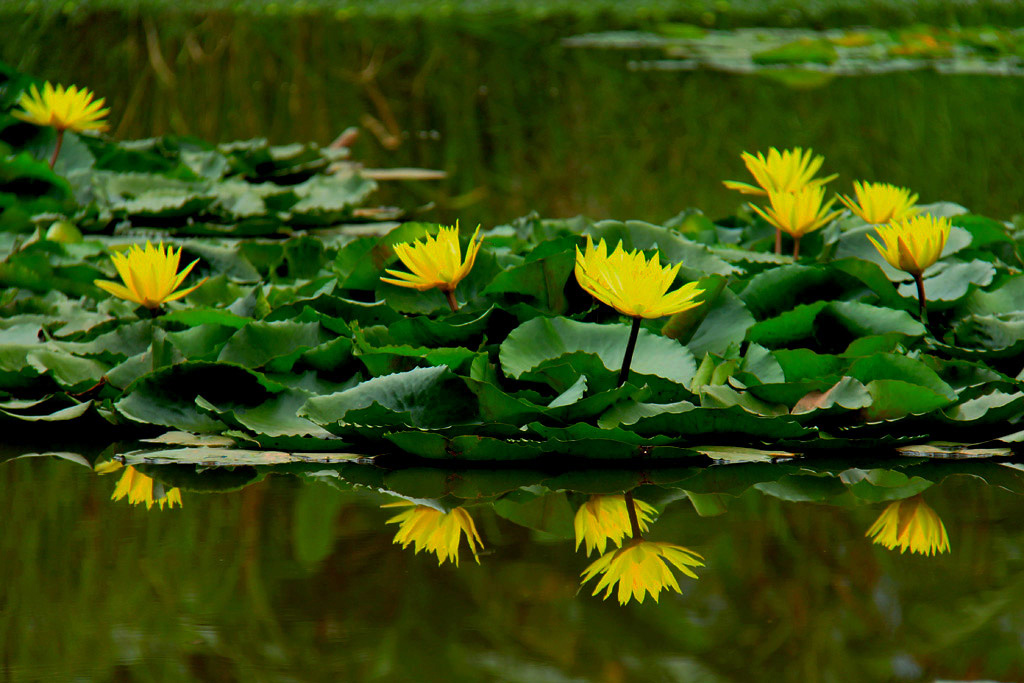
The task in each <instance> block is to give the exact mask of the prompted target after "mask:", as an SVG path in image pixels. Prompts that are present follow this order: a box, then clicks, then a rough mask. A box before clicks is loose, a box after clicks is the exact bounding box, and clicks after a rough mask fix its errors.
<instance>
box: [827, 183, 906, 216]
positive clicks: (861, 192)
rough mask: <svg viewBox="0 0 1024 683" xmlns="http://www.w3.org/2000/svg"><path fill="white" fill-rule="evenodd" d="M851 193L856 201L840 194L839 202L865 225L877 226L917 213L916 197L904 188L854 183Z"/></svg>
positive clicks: (887, 184) (885, 184)
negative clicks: (855, 197) (865, 223)
mask: <svg viewBox="0 0 1024 683" xmlns="http://www.w3.org/2000/svg"><path fill="white" fill-rule="evenodd" d="M853 192H854V194H855V195H856V196H857V200H856V201H854V200H853V199H851V198H850V197H847V196H846V195H842V194H841V195H839V201H841V202H842V203H843V204H844V205H845V206H846V208H848V209H849V210H850V211H852V212H853V213H854V214H856V215H857V216H859V217H860V218H861V219H862V220H864V221H865V222H867V223H872V224H874V225H878V224H880V223H888V222H889V221H894V220H897V221H898V220H903V219H904V218H909V217H911V216H913V215H914V214H915V213H917V208H916V207H915V206H914V205H915V204H916V203H917V195H916V194H912V193H911V192H910V190H909V189H907V188H905V187H897V186H895V185H890V184H889V183H866V182H856V181H854V183H853Z"/></svg>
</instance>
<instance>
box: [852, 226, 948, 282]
mask: <svg viewBox="0 0 1024 683" xmlns="http://www.w3.org/2000/svg"><path fill="white" fill-rule="evenodd" d="M951 227H952V223H951V222H950V220H949V219H948V218H936V217H935V216H932V215H918V216H911V217H909V218H903V219H900V220H893V221H891V222H890V223H889V224H888V225H882V226H879V227H878V228H876V230H877V231H878V238H879V240H880V241H876V240H875V239H874V238H873V237H871V236H870V235H869V236H868V240H869V241H870V242H871V244H873V245H874V247H875V249H877V250H878V253H879V254H881V255H882V258H884V259H885V260H886V261H888V262H889V265H891V266H892V267H893V268H898V269H900V270H903V271H906V272H908V273H910V274H911V275H913V276H914V277H920V275H921V274H922V273H924V271H925V270H927V269H928V268H929V267H930V266H931V265H932V264H934V263H935V262H936V261H938V260H939V257H940V256H941V255H942V250H943V248H944V247H945V246H946V240H947V239H949V231H950V229H951Z"/></svg>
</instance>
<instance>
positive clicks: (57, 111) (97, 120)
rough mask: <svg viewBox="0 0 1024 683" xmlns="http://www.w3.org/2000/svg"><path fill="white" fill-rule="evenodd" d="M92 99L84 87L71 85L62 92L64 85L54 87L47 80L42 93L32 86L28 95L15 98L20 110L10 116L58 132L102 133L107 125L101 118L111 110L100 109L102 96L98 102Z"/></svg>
mask: <svg viewBox="0 0 1024 683" xmlns="http://www.w3.org/2000/svg"><path fill="white" fill-rule="evenodd" d="M94 97H95V96H94V95H93V94H92V93H91V92H89V91H88V90H87V89H86V88H78V87H76V86H74V85H73V86H71V87H70V88H67V89H65V88H64V86H63V85H58V86H57V87H54V86H53V85H52V84H50V83H49V81H47V83H46V84H45V85H43V90H42V92H40V91H39V88H37V87H36V86H34V85H33V86H31V87H30V88H29V89H28V91H27V92H23V93H21V97H19V98H18V104H19V105H20V106H21V111H18V110H15V111H12V112H11V115H12V116H14V117H15V118H19V119H21V120H22V121H28V122H29V123H34V124H36V125H37V126H51V127H53V128H56V129H57V130H58V131H65V130H73V131H75V132H76V133H80V132H82V131H86V130H96V131H104V130H106V129H107V124H106V123H105V122H104V121H103V117H104V116H106V115H107V114H109V113H110V109H104V108H103V103H104V102H105V100H104V99H103V98H102V97H101V98H100V99H98V100H96V99H93V98H94Z"/></svg>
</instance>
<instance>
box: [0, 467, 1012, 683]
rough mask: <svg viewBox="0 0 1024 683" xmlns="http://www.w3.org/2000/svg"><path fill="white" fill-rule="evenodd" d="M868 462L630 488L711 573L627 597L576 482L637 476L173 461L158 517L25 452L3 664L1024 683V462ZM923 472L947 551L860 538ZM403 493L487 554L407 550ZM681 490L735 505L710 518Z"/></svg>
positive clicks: (4, 539) (601, 486)
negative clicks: (597, 562) (252, 467)
mask: <svg viewBox="0 0 1024 683" xmlns="http://www.w3.org/2000/svg"><path fill="white" fill-rule="evenodd" d="M131 464H135V463H131ZM856 465H857V467H856V468H854V469H851V468H850V463H849V462H846V463H842V464H834V465H833V466H831V467H830V466H829V464H828V462H823V461H822V460H820V459H818V460H815V459H811V458H807V459H802V460H801V461H792V462H782V463H777V464H772V463H768V462H764V463H751V464H749V465H738V466H737V465H728V466H713V467H710V468H707V469H706V470H705V469H699V470H698V468H692V469H680V470H678V471H676V472H674V473H673V472H669V471H666V470H665V469H660V470H657V469H655V470H650V471H648V472H646V473H645V474H646V481H650V480H654V481H657V482H659V484H658V485H657V486H655V485H651V484H646V483H645V484H643V485H641V486H640V487H639V488H635V495H636V496H637V497H640V498H643V499H644V500H645V501H646V502H648V503H649V504H651V505H653V506H654V507H656V508H657V509H658V510H659V511H660V513H661V514H660V515H659V516H658V517H657V520H656V522H655V523H654V524H651V525H650V530H649V531H648V532H646V533H644V540H645V541H651V542H668V543H679V544H681V545H684V546H686V547H688V548H691V549H692V550H694V551H696V552H698V553H700V555H701V556H702V557H703V558H704V562H705V564H706V566H707V567H709V568H710V569H711V571H706V570H702V569H695V568H694V567H692V566H691V567H690V568H691V569H692V570H694V571H695V573H697V574H698V575H699V576H700V580H699V581H694V580H692V579H688V578H687V577H686V575H685V574H681V573H679V572H680V570H678V569H676V568H675V567H673V566H672V565H671V564H670V563H669V562H668V561H667V560H665V559H664V558H662V562H663V563H665V564H666V565H667V566H668V569H669V570H670V571H672V572H673V573H674V575H675V578H676V579H677V580H678V582H679V585H680V587H681V588H682V590H683V593H682V594H678V593H675V592H674V591H673V590H671V589H670V588H669V589H668V590H667V591H666V593H665V594H664V595H660V594H659V596H658V597H659V602H658V603H657V604H653V600H650V599H646V598H647V597H648V596H647V595H646V593H645V600H644V603H643V604H638V603H637V602H636V601H634V600H633V599H630V601H629V603H628V604H627V605H625V606H620V605H619V604H618V602H617V601H616V600H613V599H612V598H609V599H608V600H607V601H602V600H600V599H598V598H591V597H590V595H589V594H590V592H591V591H592V589H593V586H594V585H596V583H597V582H599V581H600V579H602V578H603V577H604V575H603V574H601V575H598V576H595V577H594V578H593V579H592V580H591V581H590V582H588V583H587V584H586V585H585V586H584V588H585V590H586V593H585V594H584V593H582V592H581V591H580V583H579V582H580V578H581V577H580V576H579V574H580V572H581V571H583V570H584V569H585V568H586V567H587V565H589V564H590V561H592V560H594V559H596V557H594V556H591V559H590V560H588V561H583V559H584V558H582V557H581V556H580V553H579V552H574V544H575V539H574V529H573V521H574V515H575V513H576V511H577V508H578V507H579V505H580V504H582V503H583V502H584V501H585V500H587V498H588V497H589V495H590V494H593V493H602V492H603V493H605V494H611V493H615V492H616V491H622V490H627V489H631V488H634V487H636V485H637V482H638V475H636V474H635V473H633V472H623V471H622V470H609V471H605V472H603V473H602V472H588V473H572V476H571V478H570V477H562V476H560V475H556V476H552V474H551V473H543V472H535V473H531V472H528V471H522V472H518V473H517V472H513V471H505V472H494V471H486V472H485V471H482V470H481V469H480V468H463V469H458V470H456V471H455V472H454V473H453V472H451V471H449V470H428V469H426V468H424V469H422V470H421V471H420V472H418V473H416V474H417V476H415V477H414V476H413V475H412V474H411V473H408V472H387V471H385V472H384V473H383V476H379V470H378V468H370V467H360V466H356V465H352V466H345V467H340V466H328V465H323V464H318V463H313V464H307V465H292V466H289V467H283V466H274V467H268V468H261V469H260V473H261V474H260V475H259V476H256V473H255V472H253V473H252V475H251V476H250V479H251V484H250V485H247V486H245V487H244V488H243V489H241V490H234V489H237V488H238V487H239V483H238V482H239V481H241V479H242V477H241V474H242V473H244V472H245V471H246V469H245V468H242V467H239V468H237V470H238V472H237V473H236V475H235V476H234V477H233V478H230V479H229V478H227V477H221V476H217V474H218V472H217V471H216V470H213V469H206V470H204V471H203V472H202V473H200V474H196V475H194V476H191V478H190V479H188V483H187V484H186V477H185V476H184V474H185V472H184V468H179V469H174V468H165V467H161V466H155V465H154V466H151V469H145V470H144V471H145V472H147V473H148V474H152V475H153V476H155V477H159V478H165V481H166V483H167V485H168V486H170V485H177V486H181V487H182V489H183V490H186V491H188V494H186V495H188V499H189V505H187V506H184V508H181V509H178V510H175V513H174V514H173V515H170V514H150V513H146V512H145V509H144V508H142V507H132V506H128V505H125V504H123V503H110V502H109V500H108V499H109V497H110V493H111V489H112V488H113V486H112V484H113V482H112V481H111V477H93V476H91V474H90V470H87V469H86V468H85V467H82V466H80V465H78V466H76V465H75V464H72V463H71V462H69V461H68V460H66V459H63V460H57V459H43V458H38V457H34V458H21V459H18V460H14V461H11V462H8V463H5V464H4V465H3V466H2V467H0V491H2V493H0V513H2V515H3V518H4V520H5V522H6V527H5V529H7V533H3V534H0V556H2V557H8V558H17V561H16V562H14V561H12V562H3V563H0V586H3V589H0V604H2V609H0V655H2V657H3V662H4V664H3V667H4V668H5V672H10V675H9V678H10V679H11V680H12V681H36V680H61V681H66V680H100V681H116V680H125V681H127V680H200V681H223V680H260V681H268V682H269V683H277V682H281V683H284V682H286V681H296V680H321V679H322V680H351V681H363V680H378V681H389V682H390V681H395V682H403V683H404V682H405V681H411V680H415V681H421V682H422V683H434V682H435V681H436V682H437V683H442V682H443V683H452V682H453V681H474V682H475V681H482V680H487V681H492V680H493V681H510V682H511V681H519V682H521V681H537V680H545V681H553V682H554V681H557V682H562V681H596V682H600V683H620V682H621V681H629V682H630V683H635V682H640V683H644V682H647V681H652V682H658V683H660V682H662V681H670V680H700V681H708V682H712V683H718V682H721V683H733V682H739V681H743V682H744V683H746V682H748V681H749V682H758V681H771V682H772V683H778V682H785V683H789V682H793V683H797V682H799V683H809V682H819V683H824V682H825V681H830V682H835V683H864V682H865V681H934V680H985V679H989V680H999V681H1022V680H1024V651H1022V649H1021V647H1020V643H1021V637H1022V634H1024V579H1022V577H1024V496H1022V495H1020V494H1022V493H1024V485H1022V482H1024V469H1020V467H1019V466H1014V464H1013V463H1012V461H1003V460H999V461H994V460H989V461H987V462H981V461H970V462H965V461H950V460H937V461H936V460H930V461H927V462H923V461H922V460H921V459H920V458H901V459H899V460H898V461H888V462H887V463H885V464H884V465H883V464H882V463H876V462H873V461H872V462H868V461H866V460H864V459H863V458H861V459H859V460H858V461H857V463H856ZM883 468H884V469H883ZM898 471H904V472H906V473H907V475H908V476H907V478H906V481H903V482H902V484H901V483H900V482H898V481H896V479H898V477H896V476H895V474H894V473H895V472H898ZM271 472H273V473H274V475H273V476H264V475H266V474H269V473H271ZM883 472H884V473H885V474H884V476H883ZM284 473H287V474H284ZM858 473H859V475H860V476H854V475H855V474H858ZM375 475H378V476H375ZM584 475H585V476H584ZM865 475H867V476H865ZM917 477H920V478H921V479H924V480H925V481H926V482H932V483H933V484H934V485H933V486H931V487H929V488H928V492H927V493H926V494H925V497H926V500H927V501H928V503H929V505H930V506H931V507H934V508H935V510H937V511H938V512H939V514H941V515H942V518H943V521H944V523H945V527H946V529H947V530H948V531H949V535H950V536H951V537H955V539H956V540H957V552H956V554H955V555H952V556H951V555H950V554H941V555H938V556H933V557H925V556H922V555H919V554H916V553H910V552H907V553H905V554H902V555H901V554H900V553H898V552H892V551H889V550H886V549H885V548H883V547H878V546H875V545H873V544H872V543H871V542H870V540H869V539H866V538H865V537H864V531H865V530H866V529H867V528H868V527H870V526H871V523H872V522H873V521H874V520H875V518H876V517H878V514H879V513H880V512H881V511H882V509H883V508H884V507H885V506H886V505H887V504H888V503H889V500H890V499H891V498H892V497H893V496H892V486H893V485H896V484H900V485H899V486H898V487H897V488H899V489H903V488H906V489H907V490H911V489H916V490H913V492H912V493H911V494H910V495H916V494H917V493H919V492H920V489H921V487H922V486H924V483H923V482H921V481H920V479H918V478H917ZM340 479H344V481H342V480H340ZM302 480H305V481H302ZM355 482H361V484H362V485H359V486H355V485H354V483H355ZM757 482H760V483H757ZM779 482H781V483H779ZM908 482H910V484H912V485H908ZM885 484H888V485H890V486H888V487H887V486H884V485H885ZM523 486H526V487H528V489H522V488H520V487H523ZM218 487H219V488H218ZM382 489H383V490H384V491H385V493H381V490H382ZM200 490H206V491H223V493H220V494H214V495H211V494H199V493H198V492H199V491H200ZM392 490H394V491H396V492H398V493H400V494H401V495H402V496H408V497H409V498H417V499H418V498H435V499H442V500H444V502H445V505H446V507H445V509H450V506H452V505H463V506H465V509H466V510H467V511H468V512H469V513H470V514H471V515H472V517H473V521H474V523H475V526H476V528H477V529H478V531H479V533H480V535H481V536H486V537H487V544H486V545H487V550H488V551H492V552H493V555H489V556H488V558H487V559H486V560H485V559H484V558H483V557H481V565H480V566H478V565H476V564H474V563H473V562H467V563H466V566H465V567H460V568H459V569H458V570H456V569H455V567H453V566H452V565H451V564H449V563H445V564H444V565H441V566H438V563H437V562H436V561H435V558H434V556H432V555H431V556H424V554H423V553H421V554H419V555H414V554H413V552H409V551H408V550H407V551H403V550H401V548H400V547H396V546H395V545H393V544H392V537H393V536H394V531H395V527H396V526H397V525H389V526H385V521H386V520H387V519H388V518H389V517H392V516H393V515H394V514H396V512H397V511H396V510H381V509H380V508H379V505H380V504H381V503H387V502H390V500H396V499H395V498H393V497H390V496H391V494H390V493H387V492H390V491H392ZM567 490H574V491H583V492H584V493H582V494H575V493H565V492H566V491H567ZM684 490H686V491H694V490H696V491H700V492H701V493H702V494H704V495H707V496H711V495H716V496H719V497H720V498H721V500H722V501H723V502H724V507H725V508H727V514H718V515H715V514H714V510H712V509H710V506H706V505H705V506H703V507H702V508H701V510H702V511H703V513H704V515H711V516H702V515H700V514H698V511H697V510H696V509H695V508H694V506H693V505H692V504H691V502H692V499H691V500H689V501H688V500H687V496H688V494H685V493H684ZM193 491H195V492H196V493H193ZM510 491H514V492H512V493H506V492H510ZM456 494H458V495H456ZM384 496H388V497H390V500H386V499H384ZM446 496H448V497H446ZM896 497H900V498H903V495H902V494H901V495H899V496H896ZM489 500H496V503H495V504H493V505H492V504H489V503H488V502H487V501H489ZM878 501H884V502H883V503H882V504H881V505H878ZM421 502H422V501H421ZM406 509H407V508H406ZM403 511H404V509H403ZM389 530H390V531H389ZM460 540H461V539H460ZM623 542H624V545H626V546H628V545H629V544H630V539H628V538H624V539H623ZM583 547H584V544H581V545H580V549H581V550H582V549H583ZM608 549H609V551H611V552H614V551H615V548H614V545H613V544H608ZM481 555H483V552H481ZM125 577H131V579H130V580H126V579H125ZM618 588H619V585H618V584H616V585H615V587H614V588H613V591H614V590H618ZM605 591H607V588H605V589H603V590H602V592H601V594H600V595H599V596H598V597H601V596H603V595H604V592H605ZM314 672H315V673H314ZM320 672H324V673H320Z"/></svg>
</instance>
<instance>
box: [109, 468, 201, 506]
mask: <svg viewBox="0 0 1024 683" xmlns="http://www.w3.org/2000/svg"><path fill="white" fill-rule="evenodd" d="M121 467H122V465H121V463H119V462H117V461H116V460H110V461H108V462H105V463H102V464H100V465H97V466H96V471H97V472H99V473H100V474H109V473H110V472H116V471H117V470H119V469H121ZM125 496H128V502H129V503H131V504H132V505H138V504H139V503H145V504H146V509H147V510H148V509H150V508H151V507H153V504H154V503H156V504H157V505H159V506H160V509H161V510H163V509H164V505H167V507H168V508H173V507H174V506H175V505H177V506H178V507H181V491H179V490H178V488H177V487H175V488H172V489H167V488H165V487H164V485H163V484H162V483H160V482H158V481H155V480H154V479H153V478H152V477H149V476H147V475H145V474H143V473H142V472H139V471H138V470H137V469H135V468H134V467H132V466H130V465H129V466H128V467H125V468H124V474H122V475H121V479H120V480H119V481H118V482H117V488H115V489H114V493H113V495H111V496H110V499H111V500H121V499H122V498H124V497H125Z"/></svg>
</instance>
